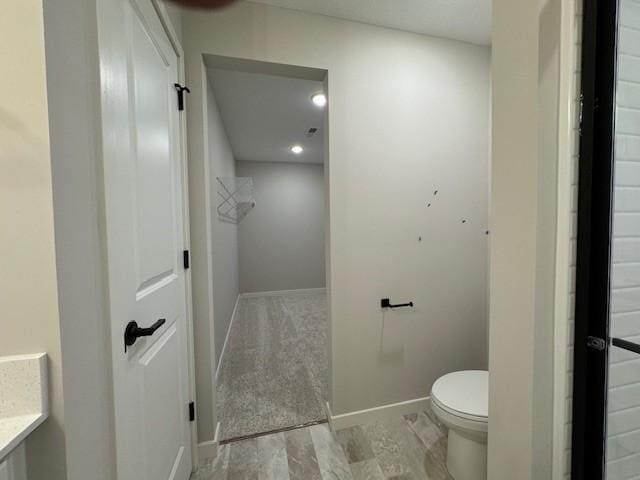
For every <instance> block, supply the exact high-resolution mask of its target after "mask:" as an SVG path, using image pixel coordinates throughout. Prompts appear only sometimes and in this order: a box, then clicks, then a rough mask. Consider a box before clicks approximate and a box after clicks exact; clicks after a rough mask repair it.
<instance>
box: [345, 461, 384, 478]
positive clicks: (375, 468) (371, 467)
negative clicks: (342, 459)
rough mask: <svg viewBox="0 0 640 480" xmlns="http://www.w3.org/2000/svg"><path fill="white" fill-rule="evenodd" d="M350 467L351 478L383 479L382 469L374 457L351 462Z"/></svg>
mask: <svg viewBox="0 0 640 480" xmlns="http://www.w3.org/2000/svg"><path fill="white" fill-rule="evenodd" d="M350 467H351V474H352V475H353V480H385V477H384V474H383V473H382V469H381V468H380V465H379V464H378V461H377V460H376V459H375V458H372V459H370V460H364V461H362V462H356V463H352V464H351V465H350Z"/></svg>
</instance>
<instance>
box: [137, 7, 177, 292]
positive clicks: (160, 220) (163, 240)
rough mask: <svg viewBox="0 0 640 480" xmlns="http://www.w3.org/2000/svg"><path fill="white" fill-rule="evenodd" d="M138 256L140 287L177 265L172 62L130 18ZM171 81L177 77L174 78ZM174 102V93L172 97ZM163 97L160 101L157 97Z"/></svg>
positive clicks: (164, 276)
mask: <svg viewBox="0 0 640 480" xmlns="http://www.w3.org/2000/svg"><path fill="white" fill-rule="evenodd" d="M131 34H132V35H131V36H132V57H133V62H132V70H133V71H132V75H133V82H134V85H135V86H134V90H133V92H134V95H133V97H134V98H133V102H134V111H133V120H134V122H135V129H134V130H133V131H132V136H133V138H134V142H135V149H136V152H135V166H134V168H135V203H136V227H137V228H136V257H137V260H138V261H137V263H138V285H139V287H138V288H139V291H140V290H143V289H146V288H148V287H149V286H150V285H153V284H154V283H155V284H157V283H158V282H162V281H163V280H166V279H167V277H169V276H170V275H173V274H174V270H175V267H176V252H177V251H178V250H177V240H178V239H177V238H176V237H175V233H176V232H175V231H174V225H175V212H174V207H175V192H174V188H173V187H174V184H175V179H174V178H173V174H174V171H173V164H172V151H171V143H170V141H169V140H170V135H171V119H170V115H169V108H171V107H173V108H175V104H174V102H172V103H171V105H169V101H170V100H169V95H170V94H173V95H175V91H172V89H173V84H172V83H171V80H172V77H173V78H175V77H176V75H175V74H176V71H175V67H176V65H175V64H174V65H171V64H170V63H169V62H168V61H167V59H165V58H164V56H163V53H162V51H161V50H159V49H158V48H157V47H156V45H154V44H153V41H152V39H151V37H150V36H149V34H148V32H147V31H146V29H145V25H144V23H143V20H142V19H141V18H140V16H139V15H134V17H133V21H132V32H131ZM174 83H175V82H174ZM172 99H173V100H174V101H175V98H172ZM159 100H161V101H159Z"/></svg>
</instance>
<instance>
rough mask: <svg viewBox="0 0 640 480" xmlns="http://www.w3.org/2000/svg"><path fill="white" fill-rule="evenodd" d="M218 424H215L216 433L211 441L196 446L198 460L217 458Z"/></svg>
mask: <svg viewBox="0 0 640 480" xmlns="http://www.w3.org/2000/svg"><path fill="white" fill-rule="evenodd" d="M219 435H220V422H218V423H217V424H216V433H215V435H214V436H213V440H209V441H208V442H202V443H199V444H198V459H199V460H202V459H203V458H215V457H217V456H218V444H219V443H220V437H219Z"/></svg>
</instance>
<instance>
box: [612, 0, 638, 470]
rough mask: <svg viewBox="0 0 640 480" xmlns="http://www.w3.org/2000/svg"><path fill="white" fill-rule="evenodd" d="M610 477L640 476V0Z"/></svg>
mask: <svg viewBox="0 0 640 480" xmlns="http://www.w3.org/2000/svg"><path fill="white" fill-rule="evenodd" d="M618 7H619V10H618V12H619V13H618V29H617V37H618V41H617V53H616V58H617V67H616V69H617V76H616V81H615V86H616V95H615V129H614V182H613V225H612V227H613V228H612V234H611V236H612V238H611V277H610V313H609V337H610V341H611V346H610V349H609V365H608V376H607V377H608V378H607V382H608V385H607V427H606V432H607V433H606V444H605V452H606V465H605V467H606V478H607V479H608V480H622V479H640V0H620V1H619V4H618Z"/></svg>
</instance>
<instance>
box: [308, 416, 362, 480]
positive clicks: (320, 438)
mask: <svg viewBox="0 0 640 480" xmlns="http://www.w3.org/2000/svg"><path fill="white" fill-rule="evenodd" d="M310 433H311V439H312V441H313V446H314V448H315V451H316V457H317V458H318V466H319V467H320V473H321V475H322V479H323V480H352V479H353V476H352V475H351V469H350V468H349V462H347V457H346V456H345V454H344V450H342V447H341V446H340V443H339V442H338V440H337V439H336V438H335V437H334V436H333V434H332V433H331V431H330V430H329V427H328V426H327V425H314V426H313V427H311V428H310Z"/></svg>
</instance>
